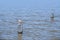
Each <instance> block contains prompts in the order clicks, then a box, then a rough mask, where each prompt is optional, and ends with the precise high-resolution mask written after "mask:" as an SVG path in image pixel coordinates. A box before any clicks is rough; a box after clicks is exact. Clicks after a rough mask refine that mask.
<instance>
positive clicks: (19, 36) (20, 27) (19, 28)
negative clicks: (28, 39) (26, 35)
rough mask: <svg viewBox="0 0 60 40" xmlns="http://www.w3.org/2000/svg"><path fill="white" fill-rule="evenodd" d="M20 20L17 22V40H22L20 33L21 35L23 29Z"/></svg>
mask: <svg viewBox="0 0 60 40" xmlns="http://www.w3.org/2000/svg"><path fill="white" fill-rule="evenodd" d="M22 23H23V22H22V20H18V24H19V25H18V40H22V33H23V27H22Z"/></svg>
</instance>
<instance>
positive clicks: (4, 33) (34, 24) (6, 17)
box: [0, 12, 60, 40]
mask: <svg viewBox="0 0 60 40" xmlns="http://www.w3.org/2000/svg"><path fill="white" fill-rule="evenodd" d="M59 18H60V16H58V17H55V18H54V21H52V20H51V18H50V14H48V13H46V14H44V13H43V14H41V13H29V12H26V13H24V12H23V13H0V39H3V40H18V32H17V31H18V27H19V25H18V23H17V20H19V19H21V20H23V25H22V27H23V35H22V40H60V19H59Z"/></svg>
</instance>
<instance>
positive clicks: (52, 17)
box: [51, 13, 54, 22]
mask: <svg viewBox="0 0 60 40" xmlns="http://www.w3.org/2000/svg"><path fill="white" fill-rule="evenodd" d="M51 22H54V13H52V15H51Z"/></svg>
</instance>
